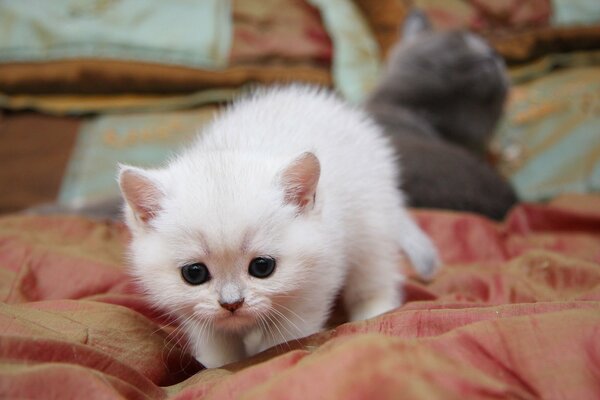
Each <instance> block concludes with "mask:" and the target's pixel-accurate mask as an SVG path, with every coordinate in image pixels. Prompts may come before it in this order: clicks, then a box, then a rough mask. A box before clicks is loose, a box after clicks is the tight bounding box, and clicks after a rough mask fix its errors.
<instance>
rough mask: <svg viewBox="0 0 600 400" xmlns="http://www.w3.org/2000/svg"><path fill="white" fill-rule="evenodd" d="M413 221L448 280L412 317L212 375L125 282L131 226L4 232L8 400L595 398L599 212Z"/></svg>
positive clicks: (1, 319)
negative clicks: (429, 241) (497, 219)
mask: <svg viewBox="0 0 600 400" xmlns="http://www.w3.org/2000/svg"><path fill="white" fill-rule="evenodd" d="M415 215H416V216H417V218H418V220H419V222H420V223H421V225H422V226H423V227H424V228H425V229H426V230H427V231H428V232H429V233H430V234H431V235H432V237H433V238H434V240H435V241H436V243H437V244H438V246H439V248H440V250H441V254H442V257H443V260H444V262H445V264H446V265H445V267H444V269H443V270H442V271H441V272H440V273H439V274H438V276H437V277H436V278H435V279H434V280H433V281H432V282H431V283H423V282H419V281H418V280H417V279H414V278H411V279H409V282H408V284H407V289H406V290H407V297H408V298H407V300H408V302H407V304H405V305H404V306H403V307H401V308H400V309H398V310H395V311H393V312H391V313H389V314H386V315H383V316H380V317H378V318H375V319H373V320H369V321H364V322H358V323H348V324H342V325H339V326H337V327H336V328H335V329H331V330H328V331H325V332H322V333H318V334H316V335H313V336H311V337H309V338H306V339H303V340H300V341H294V342H291V343H288V344H284V345H281V346H279V347H277V348H274V349H271V350H268V351H267V352H265V353H263V354H260V355H258V356H256V357H254V358H251V359H248V360H245V361H243V362H240V363H238V364H234V365H230V366H226V367H224V368H222V369H212V370H207V369H202V367H201V366H200V365H198V364H197V363H196V362H195V360H194V359H193V358H192V357H191V356H190V355H188V354H187V353H186V352H185V351H184V350H185V343H184V341H183V340H182V338H180V337H179V336H178V334H177V332H176V331H174V330H173V326H172V323H171V322H172V321H168V320H166V319H165V318H164V317H161V313H160V311H154V310H152V309H150V308H149V307H148V306H147V305H146V304H145V303H144V301H143V299H142V298H141V297H140V295H139V294H138V293H136V290H135V288H134V286H133V285H132V284H131V283H130V282H129V280H128V278H127V275H126V273H125V271H124V268H123V250H124V247H125V243H126V241H127V238H128V235H127V232H126V230H125V228H124V227H123V226H122V225H121V224H115V223H109V222H94V221H90V220H85V219H81V218H73V217H31V216H9V217H5V218H2V219H0V298H1V299H2V303H0V398H44V399H46V398H60V399H69V398H77V399H118V398H132V399H164V398H171V399H194V398H201V399H204V398H207V399H233V398H250V399H267V398H268V399H273V398H287V399H294V398H298V399H314V398H341V399H366V398H370V399H386V398H405V399H411V398H420V399H435V398H445V399H446V398H448V399H454V398H456V399H488V398H519V399H534V398H544V399H561V398H564V399H598V398H600V340H599V338H600V197H598V196H596V197H593V196H582V197H570V198H563V199H559V200H557V201H555V202H554V203H553V204H550V205H527V204H523V205H520V206H518V207H517V208H515V209H514V210H513V212H512V213H511V214H510V216H509V217H508V219H507V220H506V221H505V222H504V223H502V224H497V223H494V222H490V221H489V220H486V219H483V218H481V217H477V216H473V215H468V214H460V213H448V212H439V211H419V212H416V213H415Z"/></svg>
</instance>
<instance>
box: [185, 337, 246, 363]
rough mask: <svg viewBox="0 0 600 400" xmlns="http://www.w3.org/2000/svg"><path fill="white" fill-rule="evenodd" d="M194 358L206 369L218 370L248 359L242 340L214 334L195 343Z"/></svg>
mask: <svg viewBox="0 0 600 400" xmlns="http://www.w3.org/2000/svg"><path fill="white" fill-rule="evenodd" d="M194 347H195V348H194V357H196V360H198V361H199V362H200V363H201V364H202V365H204V366H205V367H206V368H217V367H221V366H223V365H226V364H231V363H233V362H236V361H240V360H242V359H243V358H245V357H246V349H245V347H244V343H243V341H242V340H241V338H238V337H234V336H228V335H220V334H219V333H217V332H212V335H211V336H209V337H204V338H202V339H200V340H199V341H198V342H196V343H195V346H194Z"/></svg>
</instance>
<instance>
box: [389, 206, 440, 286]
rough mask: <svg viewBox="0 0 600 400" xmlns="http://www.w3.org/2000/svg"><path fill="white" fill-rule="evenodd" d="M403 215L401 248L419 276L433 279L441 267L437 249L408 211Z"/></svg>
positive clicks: (400, 232)
mask: <svg viewBox="0 0 600 400" xmlns="http://www.w3.org/2000/svg"><path fill="white" fill-rule="evenodd" d="M402 214H403V215H402V218H401V221H400V224H399V227H400V229H399V239H400V246H401V247H402V250H403V251H404V253H405V254H406V256H407V257H408V259H409V261H410V262H411V264H412V266H413V268H414V269H415V270H416V271H417V273H418V274H419V276H421V277H422V278H424V279H431V277H433V275H434V274H435V272H436V271H437V270H438V269H439V267H440V259H439V256H438V252H437V249H436V247H435V245H434V244H433V242H432V241H431V239H430V238H429V237H428V236H427V234H426V233H425V232H423V230H422V229H421V228H420V227H419V225H417V223H416V222H415V220H414V219H413V218H412V217H411V216H410V214H409V213H408V211H406V210H402Z"/></svg>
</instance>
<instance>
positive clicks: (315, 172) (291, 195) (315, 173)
mask: <svg viewBox="0 0 600 400" xmlns="http://www.w3.org/2000/svg"><path fill="white" fill-rule="evenodd" d="M320 175H321V164H320V163H319V159H318V158H317V157H316V156H315V155H314V154H313V153H310V152H306V153H303V154H301V155H300V156H299V157H298V158H296V159H295V160H294V161H293V162H292V163H291V164H290V165H288V166H287V167H286V168H285V169H284V170H283V172H282V174H281V185H282V186H283V192H284V201H285V202H286V204H292V205H294V206H296V207H298V209H299V211H300V212H303V211H304V210H308V209H310V208H312V206H313V205H314V201H315V194H316V191H317V184H318V183H319V176H320Z"/></svg>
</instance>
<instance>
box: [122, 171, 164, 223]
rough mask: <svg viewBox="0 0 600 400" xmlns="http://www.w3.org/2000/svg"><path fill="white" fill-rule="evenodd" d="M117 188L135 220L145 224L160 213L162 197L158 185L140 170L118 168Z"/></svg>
mask: <svg viewBox="0 0 600 400" xmlns="http://www.w3.org/2000/svg"><path fill="white" fill-rule="evenodd" d="M119 186H120V187H121V193H122V194H123V198H124V199H125V201H126V202H127V204H128V205H129V207H131V210H132V211H133V214H134V215H135V217H136V219H137V220H139V221H141V222H143V223H147V222H148V221H150V220H151V219H152V218H154V217H155V216H156V214H158V212H159V211H160V207H161V206H160V202H161V200H162V198H163V197H164V194H163V192H162V190H161V189H160V188H159V185H158V184H157V183H156V182H155V181H154V180H153V178H152V177H150V176H149V175H148V173H147V172H146V171H144V170H143V169H140V168H135V167H130V166H126V165H121V166H120V171H119Z"/></svg>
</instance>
